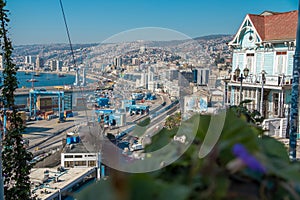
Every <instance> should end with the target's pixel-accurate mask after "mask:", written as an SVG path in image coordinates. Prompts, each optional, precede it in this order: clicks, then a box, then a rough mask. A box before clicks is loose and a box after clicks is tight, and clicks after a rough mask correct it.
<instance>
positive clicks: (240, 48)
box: [228, 11, 298, 136]
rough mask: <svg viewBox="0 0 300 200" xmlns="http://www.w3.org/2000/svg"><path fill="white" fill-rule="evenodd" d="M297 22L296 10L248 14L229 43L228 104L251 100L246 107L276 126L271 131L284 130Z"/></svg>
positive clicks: (289, 96)
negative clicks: (230, 62) (237, 75)
mask: <svg viewBox="0 0 300 200" xmlns="http://www.w3.org/2000/svg"><path fill="white" fill-rule="evenodd" d="M297 21H298V12H297V11H291V12H284V13H275V12H263V13H262V14H260V15H256V14H248V15H246V17H245V18H244V20H243V22H242V24H241V25H240V28H239V30H238V32H237V33H236V35H235V36H234V38H233V40H232V41H231V42H229V47H230V48H231V49H232V53H233V56H232V57H233V59H232V79H231V81H230V82H229V83H228V85H229V90H230V92H231V95H230V96H229V99H230V103H231V104H232V105H237V104H239V102H240V101H242V100H245V99H251V100H252V103H250V104H249V105H248V108H249V109H253V110H254V109H255V110H258V111H260V112H261V113H262V115H263V116H264V117H265V118H266V120H265V123H267V124H269V122H270V123H272V124H273V125H274V126H276V128H275V129H274V131H275V130H279V129H280V130H286V127H287V117H288V116H287V115H288V114H287V113H288V110H287V109H288V107H289V104H290V101H291V83H292V81H291V78H292V70H293V56H294V52H295V45H296V41H295V40H296V29H297ZM237 69H238V70H239V71H240V72H241V73H240V75H239V77H236V75H235V72H238V70H237ZM247 70H248V71H249V73H248V76H247V77H245V72H246V74H247ZM263 74H264V75H263ZM240 77H242V79H241V78H240ZM238 78H239V79H238ZM241 80H242V81H241ZM274 119H277V120H274ZM268 121H269V122H268ZM276 124H277V125H276ZM273 125H272V126H273ZM266 126H268V127H269V125H266ZM274 131H273V132H272V134H273V133H274ZM278 135H281V136H283V134H282V133H281V134H278Z"/></svg>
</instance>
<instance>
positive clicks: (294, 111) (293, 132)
mask: <svg viewBox="0 0 300 200" xmlns="http://www.w3.org/2000/svg"><path fill="white" fill-rule="evenodd" d="M298 4H299V5H298V25H297V35H296V50H295V55H294V66H293V83H292V102H291V112H290V130H289V133H290V134H289V136H290V141H289V147H290V148H289V156H290V159H291V160H292V161H295V160H296V147H297V132H298V126H299V121H298V116H299V114H298V100H299V75H300V1H299V2H298Z"/></svg>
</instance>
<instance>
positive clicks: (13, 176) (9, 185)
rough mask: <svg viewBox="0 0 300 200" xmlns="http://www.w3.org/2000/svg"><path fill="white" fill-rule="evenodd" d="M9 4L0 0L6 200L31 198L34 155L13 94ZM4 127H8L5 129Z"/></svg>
mask: <svg viewBox="0 0 300 200" xmlns="http://www.w3.org/2000/svg"><path fill="white" fill-rule="evenodd" d="M5 7H6V2H4V1H3V0H0V23H1V24H0V39H1V41H0V42H1V43H0V44H1V48H2V58H3V66H4V70H3V78H4V83H3V89H2V96H3V105H4V112H8V110H9V112H10V116H9V118H8V119H7V120H8V121H9V122H10V123H9V126H7V127H6V129H7V131H6V133H5V135H4V137H3V143H2V144H3V151H2V157H3V177H4V196H5V199H14V200H16V199H23V200H26V199H31V192H30V178H29V173H30V170H31V168H32V165H31V164H30V163H29V162H30V161H31V160H32V154H31V153H30V152H28V151H27V150H26V148H25V147H24V144H23V137H22V133H23V132H24V129H25V127H24V126H23V122H22V119H21V117H20V116H19V115H18V113H17V109H16V107H15V99H14V92H15V90H16V89H17V87H18V80H17V77H16V74H17V70H18V68H17V67H16V66H15V64H14V63H13V61H12V50H13V47H12V43H11V41H10V39H9V38H8V30H7V29H8V28H7V27H8V22H9V18H8V16H7V15H8V12H9V11H8V10H7V9H5ZM4 128H5V127H4Z"/></svg>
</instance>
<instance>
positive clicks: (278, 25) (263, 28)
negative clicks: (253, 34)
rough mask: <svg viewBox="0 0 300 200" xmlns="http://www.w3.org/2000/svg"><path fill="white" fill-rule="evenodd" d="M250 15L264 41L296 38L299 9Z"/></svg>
mask: <svg viewBox="0 0 300 200" xmlns="http://www.w3.org/2000/svg"><path fill="white" fill-rule="evenodd" d="M248 16H249V17H250V20H251V21H252V23H253V25H254V27H255V29H256V30H257V32H258V34H259V36H260V37H261V39H262V40H263V41H271V40H288V39H296V32H297V21H298V11H290V12H285V13H272V12H270V15H263V14H262V15H253V14H249V15H248Z"/></svg>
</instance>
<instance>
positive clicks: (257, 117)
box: [230, 99, 264, 124]
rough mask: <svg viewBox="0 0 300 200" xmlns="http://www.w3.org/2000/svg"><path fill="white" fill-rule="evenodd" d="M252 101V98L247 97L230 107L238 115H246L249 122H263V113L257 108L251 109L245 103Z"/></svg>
mask: <svg viewBox="0 0 300 200" xmlns="http://www.w3.org/2000/svg"><path fill="white" fill-rule="evenodd" d="M251 102H252V100H249V99H246V100H244V101H242V102H240V104H239V105H234V106H231V107H230V109H231V110H233V111H234V112H235V113H236V115H237V116H238V117H245V118H246V120H247V121H248V122H251V123H254V124H261V123H262V122H263V120H264V117H263V116H261V113H260V112H259V111H257V110H253V111H250V110H248V108H247V107H246V105H245V104H248V103H251Z"/></svg>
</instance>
